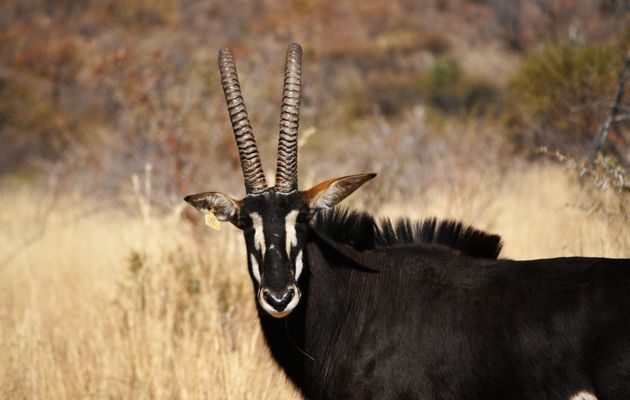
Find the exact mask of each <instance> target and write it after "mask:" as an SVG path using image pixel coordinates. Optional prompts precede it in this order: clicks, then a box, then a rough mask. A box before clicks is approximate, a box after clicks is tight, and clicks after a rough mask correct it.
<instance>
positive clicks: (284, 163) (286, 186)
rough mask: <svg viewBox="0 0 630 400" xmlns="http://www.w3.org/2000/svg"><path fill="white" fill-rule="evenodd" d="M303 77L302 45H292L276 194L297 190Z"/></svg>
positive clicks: (283, 102) (286, 78)
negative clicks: (301, 77) (298, 140)
mask: <svg viewBox="0 0 630 400" xmlns="http://www.w3.org/2000/svg"><path fill="white" fill-rule="evenodd" d="M301 73H302V48H301V47H300V45H299V44H297V43H292V44H290V45H289V47H288V48H287V58H286V64H285V72H284V88H283V90H282V113H281V114H280V139H279V140H278V164H277V167H276V190H277V191H278V192H282V193H288V192H291V191H294V190H297V134H298V123H299V118H300V89H301V82H300V76H301Z"/></svg>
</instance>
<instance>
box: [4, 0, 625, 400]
mask: <svg viewBox="0 0 630 400" xmlns="http://www.w3.org/2000/svg"><path fill="white" fill-rule="evenodd" d="M578 3H579V4H578ZM629 13H630V3H629V2H628V1H627V0H584V1H580V2H573V1H568V0H564V1H563V0H520V1H509V2H508V1H501V0H452V1H448V0H433V1H430V0H418V1H408V0H393V1H383V2H362V1H329V0H320V1H311V0H299V1H289V2H275V1H271V0H258V1H233V2H229V3H228V2H225V3H222V2H221V3H220V2H206V1H200V0H158V1H146V0H126V1H123V0H105V1H98V2H97V1H91V0H83V1H76V0H48V1H42V0H26V1H18V0H5V1H4V2H2V3H1V4H0V139H1V140H0V143H1V144H0V354H2V357H1V358H0V398H3V399H4V398H6V399H22V398H23V399H31V398H39V399H75V398H112V399H145V398H147V399H171V398H191V399H294V398H297V395H296V394H295V393H294V392H293V390H292V389H291V388H290V387H289V385H288V384H287V383H286V381H285V379H284V377H283V376H282V374H281V373H280V372H279V371H278V370H277V369H276V368H275V366H274V365H273V363H272V362H271V360H270V358H269V356H268V354H267V352H266V349H265V348H264V345H263V343H262V341H261V337H260V332H259V329H258V325H257V320H256V318H255V306H254V302H253V296H252V293H251V291H252V288H251V282H250V281H249V278H248V276H247V272H246V266H245V265H246V264H245V259H244V257H243V250H244V249H243V243H242V241H241V238H240V234H239V232H238V231H237V230H236V229H235V228H232V227H231V226H227V225H225V224H224V225H223V230H222V231H221V232H220V233H217V232H213V231H209V230H206V229H204V227H203V226H201V224H200V218H199V217H198V216H197V215H196V214H194V213H192V212H190V210H187V209H186V208H185V207H184V205H183V204H182V203H183V202H182V200H181V199H182V198H183V196H184V195H186V194H189V193H193V192H198V191H204V190H221V191H226V192H228V193H232V194H234V195H235V196H240V195H242V179H241V176H240V172H239V167H238V164H237V160H238V158H237V155H236V150H235V146H234V143H233V137H232V132H231V130H230V128H229V125H228V119H227V116H226V112H225V105H224V101H223V95H222V93H221V92H220V86H219V78H218V70H217V67H216V54H217V50H218V49H219V48H220V47H223V46H226V45H227V46H230V47H232V48H233V50H234V52H235V55H236V59H237V60H236V61H237V64H238V67H239V74H240V77H241V83H242V86H243V90H244V94H245V96H246V102H247V105H248V108H249V112H250V117H251V118H252V123H253V126H254V130H255V131H256V135H257V139H258V142H259V146H260V147H261V151H262V156H263V161H264V162H266V163H265V165H266V166H267V167H268V168H269V170H268V172H269V173H272V168H273V167H274V165H275V163H274V160H273V157H275V144H276V140H277V136H276V135H277V124H278V118H279V113H280V110H279V107H278V105H279V103H280V94H281V93H280V89H281V82H282V70H283V62H284V60H283V57H284V50H285V48H286V45H287V44H288V43H289V42H291V41H298V42H300V43H302V45H303V47H304V50H305V55H304V78H303V79H304V84H305V85H304V86H305V88H304V94H303V107H302V121H301V135H302V136H301V137H302V139H301V143H300V146H301V153H300V180H301V185H302V186H308V185H309V184H312V183H316V182H317V181H319V180H321V179H325V178H328V177H331V176H335V175H343V174H349V173H359V172H368V171H375V172H378V173H379V177H378V178H377V179H376V180H375V181H374V182H371V183H370V184H369V185H367V186H366V187H365V188H363V189H361V191H360V192H359V193H357V194H356V195H354V196H353V197H352V198H350V199H349V201H348V204H349V205H350V206H351V207H357V208H362V209H366V210H369V211H371V212H374V213H376V214H379V215H388V216H401V215H410V216H413V217H418V218H422V217H426V216H431V215H437V216H439V217H452V218H459V219H462V220H463V221H465V222H466V223H469V224H473V225H475V226H478V227H480V228H483V229H487V230H489V231H492V232H495V233H499V234H501V235H502V237H503V238H504V242H505V251H504V254H503V256H504V257H512V258H538V257H550V256H563V255H591V256H606V257H630V224H629V223H628V219H629V218H630V203H629V199H630V194H629V188H628V179H630V178H628V172H627V171H628V169H627V168H628V165H629V163H630V132H629V130H630V129H629V128H630V127H629V126H628V120H629V119H630V116H629V115H630V107H629V104H630V102H629V101H628V99H627V98H622V101H621V102H620V103H619V107H618V108H619V110H618V111H619V118H618V121H617V122H615V123H614V124H613V126H612V127H611V129H610V131H609V135H608V137H607V140H606V142H605V145H604V146H603V147H602V148H601V149H600V150H601V151H600V152H599V154H598V155H597V156H596V157H595V156H593V155H594V154H595V153H594V152H593V142H594V139H595V134H596V132H597V131H598V129H600V127H601V126H602V124H603V123H604V121H605V120H606V118H607V117H608V116H609V115H610V113H611V108H612V106H613V100H614V95H615V91H616V88H617V85H618V80H619V76H620V74H621V72H622V71H623V68H624V57H625V55H626V54H627V52H628V51H629V50H630V29H628V26H630V24H629V23H630V15H629ZM627 91H628V89H627V88H626V90H625V92H627ZM622 117H624V118H626V119H624V118H622ZM540 146H547V147H548V151H546V152H541V151H538V148H539V147H540ZM556 150H557V151H559V152H560V153H555V151H556Z"/></svg>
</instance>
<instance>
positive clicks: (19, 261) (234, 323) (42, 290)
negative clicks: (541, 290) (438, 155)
mask: <svg viewBox="0 0 630 400" xmlns="http://www.w3.org/2000/svg"><path fill="white" fill-rule="evenodd" d="M484 182H485V183H484ZM484 182H482V183H474V184H473V183H471V184H469V185H467V186H465V187H440V188H432V189H429V190H427V191H426V192H425V194H424V195H423V196H422V197H421V198H416V199H409V198H407V199H406V201H405V202H397V203H392V204H381V205H379V209H378V210H376V211H377V212H378V213H379V214H382V215H392V216H397V215H411V216H414V217H422V216H429V215H437V216H440V217H453V218H459V219H462V220H464V221H465V222H467V223H471V224H474V225H475V226H478V227H480V228H483V229H488V230H490V231H492V232H496V233H499V234H501V235H502V236H503V238H504V241H505V251H504V256H505V257H513V258H537V257H548V256H564V255H593V256H607V257H621V256H625V257H628V256H630V226H629V225H630V224H628V223H627V221H624V220H623V218H621V217H619V216H615V215H613V214H610V213H605V212H600V211H596V212H592V211H593V209H595V208H593V207H592V206H593V205H603V206H604V207H605V206H606V205H607V204H614V203H615V201H617V200H616V199H615V198H614V195H610V194H606V193H602V194H600V193H598V194H596V195H595V196H593V195H590V196H586V195H585V194H584V193H583V190H582V189H581V188H580V187H579V185H578V184H577V183H576V182H573V181H572V180H571V179H569V178H568V177H567V175H566V174H565V172H564V171H563V170H562V169H560V168H559V167H551V166H541V167H535V168H529V169H525V170H522V171H518V172H513V173H510V174H508V175H507V176H503V177H501V178H499V177H497V176H488V177H487V178H486V179H484ZM360 196H365V197H366V198H369V196H370V189H369V187H366V188H364V189H362V193H358V194H356V197H357V198H358V197H360ZM610 196H613V197H610ZM398 197H399V198H403V194H400V195H399V196H398ZM368 204H369V202H368ZM104 207H106V206H104V205H102V204H100V203H99V202H96V201H94V200H91V199H88V198H85V197H82V196H78V195H73V194H71V193H66V194H62V195H58V196H55V197H54V198H53V197H51V196H49V195H47V194H46V193H44V192H42V191H37V190H34V189H30V188H22V189H10V190H5V191H2V192H0V243H1V245H0V330H1V332H2V333H1V336H0V354H2V357H1V358H0V398H3V399H9V398H10V399H19V398H28V399H32V398H40V399H77V398H125V399H146V398H151V399H153V398H155V399H170V398H182V399H189V398H190V399H297V398H298V397H299V396H298V395H297V394H296V393H295V391H294V390H293V389H292V388H291V386H290V385H289V384H288V383H287V381H286V379H285V378H284V376H283V375H282V373H281V372H280V371H279V370H278V369H277V368H276V367H275V366H274V364H273V362H272V361H271V359H270V357H269V355H268V353H267V350H266V349H265V347H264V344H263V342H262V340H261V334H260V330H259V327H258V322H257V320H256V316H255V306H254V303H253V296H252V293H251V292H252V287H251V282H250V280H249V277H248V275H247V271H246V266H245V257H244V247H243V244H242V239H241V238H240V234H239V232H238V231H237V230H236V229H235V228H232V227H229V226H226V225H225V224H224V225H223V230H222V231H221V232H214V231H210V230H208V231H202V232H198V231H195V230H193V229H192V228H191V227H190V226H189V225H188V224H187V223H185V222H184V221H181V220H179V219H177V218H175V217H159V216H152V215H151V214H150V213H148V214H147V213H146V212H145V213H144V217H141V216H140V215H141V213H139V212H135V211H134V210H133V209H131V210H130V209H119V208H104ZM589 207H590V208H589ZM145 211H146V210H145Z"/></svg>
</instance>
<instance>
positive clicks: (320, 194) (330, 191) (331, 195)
mask: <svg viewBox="0 0 630 400" xmlns="http://www.w3.org/2000/svg"><path fill="white" fill-rule="evenodd" d="M375 176H376V174H358V175H349V176H343V177H341V178H333V179H329V180H327V181H324V182H322V183H319V184H317V185H315V186H313V187H312V188H310V189H308V190H304V191H301V192H300V195H301V196H302V199H304V200H305V201H306V202H307V203H308V205H309V206H310V208H311V213H312V214H314V213H315V212H317V211H320V210H326V209H329V208H332V207H334V206H336V205H337V204H339V202H341V200H343V199H345V198H346V197H348V196H350V195H351V194H352V192H354V191H355V190H357V189H358V188H359V187H360V186H361V185H363V184H364V183H365V182H367V181H369V180H370V179H372V178H374V177H375Z"/></svg>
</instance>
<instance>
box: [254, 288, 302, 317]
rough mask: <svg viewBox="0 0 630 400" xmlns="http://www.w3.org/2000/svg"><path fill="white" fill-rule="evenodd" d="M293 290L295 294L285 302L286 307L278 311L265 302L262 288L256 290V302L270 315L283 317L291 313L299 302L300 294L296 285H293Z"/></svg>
mask: <svg viewBox="0 0 630 400" xmlns="http://www.w3.org/2000/svg"><path fill="white" fill-rule="evenodd" d="M293 290H295V295H294V296H293V298H292V299H291V301H290V302H289V304H287V306H286V308H285V309H284V310H282V311H278V310H276V309H275V308H273V307H271V306H270V305H269V304H267V302H266V301H265V300H264V299H263V297H262V290H258V296H257V297H258V304H260V306H261V307H262V309H263V310H265V312H266V313H267V314H269V315H271V316H272V317H274V318H284V317H286V316H287V315H289V314H291V311H293V309H294V308H295V307H296V306H297V305H298V303H299V302H300V296H301V293H300V289H298V288H297V286H294V287H293Z"/></svg>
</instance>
